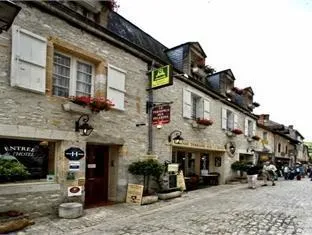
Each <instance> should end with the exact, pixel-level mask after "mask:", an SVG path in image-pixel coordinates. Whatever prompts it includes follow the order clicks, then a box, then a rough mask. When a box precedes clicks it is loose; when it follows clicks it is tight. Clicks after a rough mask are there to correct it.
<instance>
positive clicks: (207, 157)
mask: <svg viewBox="0 0 312 235" xmlns="http://www.w3.org/2000/svg"><path fill="white" fill-rule="evenodd" d="M171 147H172V159H171V161H172V163H177V164H178V165H179V170H180V171H182V172H183V175H184V178H185V182H186V185H187V189H196V188H197V187H198V186H200V185H216V184H219V183H221V182H222V179H223V178H224V175H223V171H224V164H222V162H223V155H224V153H225V149H224V148H222V147H219V146H212V145H209V144H206V143H194V142H187V141H184V140H183V141H181V142H179V143H172V144H171ZM216 178H217V179H216Z"/></svg>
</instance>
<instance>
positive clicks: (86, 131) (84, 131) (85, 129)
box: [75, 114, 93, 136]
mask: <svg viewBox="0 0 312 235" xmlns="http://www.w3.org/2000/svg"><path fill="white" fill-rule="evenodd" d="M88 121H89V116H88V115H87V114H83V115H81V116H80V117H79V119H78V121H76V122H75V131H76V132H80V134H81V135H82V136H88V135H90V134H91V132H92V131H93V127H92V126H91V125H89V124H88Z"/></svg>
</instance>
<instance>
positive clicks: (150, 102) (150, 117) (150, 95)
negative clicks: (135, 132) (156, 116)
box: [146, 60, 155, 154]
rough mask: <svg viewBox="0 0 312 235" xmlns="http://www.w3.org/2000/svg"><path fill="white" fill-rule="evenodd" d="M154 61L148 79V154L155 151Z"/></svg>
mask: <svg viewBox="0 0 312 235" xmlns="http://www.w3.org/2000/svg"><path fill="white" fill-rule="evenodd" d="M154 64H155V62H154V60H153V61H152V64H151V67H150V69H149V72H148V75H149V77H148V79H149V83H148V84H149V87H148V101H147V103H146V105H147V115H148V128H147V134H148V149H147V154H153V153H154V149H153V124H152V123H153V114H152V109H153V102H154V96H153V89H152V79H151V73H152V71H153V69H154Z"/></svg>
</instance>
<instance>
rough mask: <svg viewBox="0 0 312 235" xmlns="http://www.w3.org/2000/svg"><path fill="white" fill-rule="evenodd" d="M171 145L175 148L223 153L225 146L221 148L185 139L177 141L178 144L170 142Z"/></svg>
mask: <svg viewBox="0 0 312 235" xmlns="http://www.w3.org/2000/svg"><path fill="white" fill-rule="evenodd" d="M171 146H172V147H175V148H185V149H192V150H199V151H207V152H219V153H224V152H225V151H226V149H225V148H222V147H220V146H216V145H211V144H207V143H195V142H187V141H183V142H182V143H179V144H177V143H171Z"/></svg>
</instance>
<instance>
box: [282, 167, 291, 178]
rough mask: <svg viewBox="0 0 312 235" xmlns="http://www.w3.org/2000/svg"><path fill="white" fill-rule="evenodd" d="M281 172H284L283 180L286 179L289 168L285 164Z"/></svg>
mask: <svg viewBox="0 0 312 235" xmlns="http://www.w3.org/2000/svg"><path fill="white" fill-rule="evenodd" d="M283 173H284V178H285V180H288V178H289V173H290V169H289V167H288V166H287V165H285V166H284V169H283Z"/></svg>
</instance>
